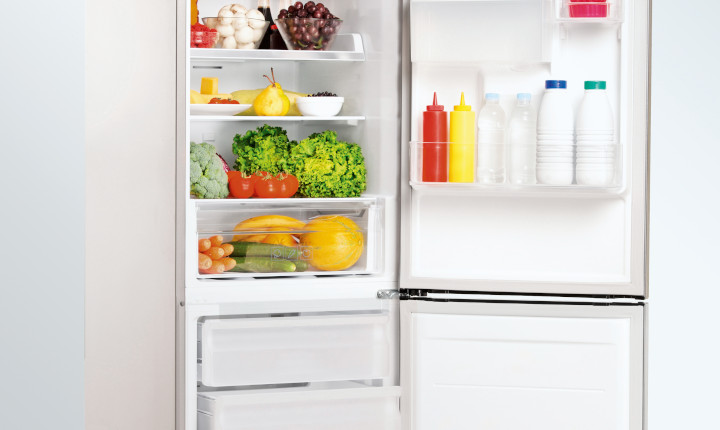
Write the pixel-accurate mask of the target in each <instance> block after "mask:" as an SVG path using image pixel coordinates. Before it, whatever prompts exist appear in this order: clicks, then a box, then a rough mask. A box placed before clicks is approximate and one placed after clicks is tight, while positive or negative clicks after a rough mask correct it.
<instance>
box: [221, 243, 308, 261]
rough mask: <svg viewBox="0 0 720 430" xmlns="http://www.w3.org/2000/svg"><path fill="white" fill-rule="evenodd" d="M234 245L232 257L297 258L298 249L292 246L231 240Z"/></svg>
mask: <svg viewBox="0 0 720 430" xmlns="http://www.w3.org/2000/svg"><path fill="white" fill-rule="evenodd" d="M230 245H232V246H233V252H232V254H230V256H231V257H272V258H275V259H281V258H284V259H287V260H297V259H298V257H299V255H298V250H297V248H295V247H292V246H284V245H273V244H270V243H257V242H230Z"/></svg>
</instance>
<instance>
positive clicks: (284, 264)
mask: <svg viewBox="0 0 720 430" xmlns="http://www.w3.org/2000/svg"><path fill="white" fill-rule="evenodd" d="M230 258H232V259H233V260H235V267H233V268H232V269H230V271H231V272H245V273H275V272H294V271H295V268H296V266H295V263H294V262H292V261H290V260H283V259H281V258H269V257H230ZM306 267H307V265H306Z"/></svg>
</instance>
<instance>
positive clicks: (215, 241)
mask: <svg viewBox="0 0 720 430" xmlns="http://www.w3.org/2000/svg"><path fill="white" fill-rule="evenodd" d="M222 243H223V237H222V236H220V235H219V234H218V235H215V236H213V237H211V238H210V244H211V245H212V246H220V245H222Z"/></svg>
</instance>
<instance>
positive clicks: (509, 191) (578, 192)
mask: <svg viewBox="0 0 720 430" xmlns="http://www.w3.org/2000/svg"><path fill="white" fill-rule="evenodd" d="M410 186H411V187H412V188H413V190H415V191H417V192H421V193H437V194H467V195H477V196H482V195H487V196H517V197H532V196H538V197H552V196H556V197H578V198H583V197H587V198H606V197H612V196H616V195H618V194H621V193H622V192H623V190H624V188H623V187H621V186H611V187H591V186H585V185H575V184H573V185H562V186H561V185H543V184H532V185H515V184H495V185H489V184H478V183H454V182H415V181H410Z"/></svg>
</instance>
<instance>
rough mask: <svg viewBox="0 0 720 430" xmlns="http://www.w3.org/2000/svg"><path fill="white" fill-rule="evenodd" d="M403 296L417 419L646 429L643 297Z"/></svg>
mask: <svg viewBox="0 0 720 430" xmlns="http://www.w3.org/2000/svg"><path fill="white" fill-rule="evenodd" d="M401 306H402V307H403V309H402V316H401V319H402V320H401V324H402V333H401V337H402V339H403V346H402V348H403V350H402V362H401V363H402V367H401V368H402V379H401V381H402V382H401V384H402V386H403V389H404V390H405V391H404V392H403V404H404V405H406V407H405V406H404V407H403V411H406V412H407V415H406V416H404V418H403V419H408V420H409V421H408V422H409V427H407V428H408V429H412V430H425V429H428V430H430V429H433V430H434V429H438V428H452V429H455V430H463V429H477V428H488V429H490V428H502V429H504V430H524V429H529V428H532V429H536V430H575V429H584V430H611V429H613V430H641V429H642V421H643V419H642V417H643V339H644V337H643V307H642V306H640V305H634V306H592V305H555V304H520V303H511V304H509V303H475V302H473V303H468V302H464V303H463V302H461V303H435V302H415V301H408V302H403V303H402V304H401Z"/></svg>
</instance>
